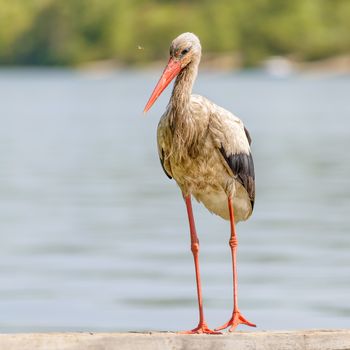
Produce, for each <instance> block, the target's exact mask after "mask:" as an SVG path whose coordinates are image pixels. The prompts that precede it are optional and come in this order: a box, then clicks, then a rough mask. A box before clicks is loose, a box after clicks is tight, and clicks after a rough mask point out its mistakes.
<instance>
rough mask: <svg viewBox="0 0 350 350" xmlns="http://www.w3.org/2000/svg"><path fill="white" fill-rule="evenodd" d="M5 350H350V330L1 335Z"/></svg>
mask: <svg viewBox="0 0 350 350" xmlns="http://www.w3.org/2000/svg"><path fill="white" fill-rule="evenodd" d="M0 349H1V350H27V349H28V350H124V349H125V350H180V349H181V350H182V349H184V350H187V349H188V350H209V349H213V350H230V349H232V350H270V349H271V350H350V330H301V331H266V332H234V333H230V334H228V333H225V334H223V335H181V334H176V333H170V332H169V333H168V332H154V333H153V332H150V333H84V332H82V333H20V334H0Z"/></svg>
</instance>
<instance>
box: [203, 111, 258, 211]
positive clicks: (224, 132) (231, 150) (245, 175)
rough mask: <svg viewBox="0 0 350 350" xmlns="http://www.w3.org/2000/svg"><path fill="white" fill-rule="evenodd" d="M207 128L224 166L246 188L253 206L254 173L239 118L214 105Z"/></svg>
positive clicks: (247, 134) (244, 131)
mask: <svg viewBox="0 0 350 350" xmlns="http://www.w3.org/2000/svg"><path fill="white" fill-rule="evenodd" d="M209 128H210V132H211V135H212V137H213V141H214V144H215V146H216V147H217V148H218V150H219V151H220V153H221V155H222V156H223V157H222V158H223V162H224V163H225V165H226V168H228V169H229V170H230V172H232V175H233V176H234V177H235V179H236V180H237V181H238V182H239V183H240V184H241V185H242V186H243V187H244V188H245V189H246V191H247V193H248V195H249V198H250V201H251V204H252V207H253V206H254V200H255V173H254V162H253V157H252V155H251V152H250V143H251V138H250V135H249V132H248V130H247V129H246V128H245V127H244V125H243V123H242V121H241V120H240V119H239V118H237V117H235V116H234V115H233V114H232V113H230V112H228V111H227V110H225V109H223V108H221V107H218V106H214V111H213V112H212V115H211V118H210V126H209Z"/></svg>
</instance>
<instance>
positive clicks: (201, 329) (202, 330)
mask: <svg viewBox="0 0 350 350" xmlns="http://www.w3.org/2000/svg"><path fill="white" fill-rule="evenodd" d="M180 334H221V332H217V331H215V330H212V329H209V328H208V326H207V324H206V323H205V322H203V323H199V325H198V326H197V327H196V328H194V329H192V330H190V331H183V332H180Z"/></svg>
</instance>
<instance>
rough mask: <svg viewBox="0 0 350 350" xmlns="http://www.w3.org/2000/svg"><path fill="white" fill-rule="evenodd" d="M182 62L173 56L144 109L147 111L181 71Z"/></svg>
mask: <svg viewBox="0 0 350 350" xmlns="http://www.w3.org/2000/svg"><path fill="white" fill-rule="evenodd" d="M180 71H181V63H180V62H179V61H175V60H174V59H173V58H172V57H171V58H170V59H169V62H168V64H167V66H166V67H165V69H164V72H163V74H162V76H161V77H160V79H159V81H158V83H157V85H156V87H155V88H154V90H153V92H152V95H151V97H150V98H149V100H148V102H147V104H146V107H145V109H144V110H143V112H144V113H146V112H147V111H148V110H149V109H150V108H151V107H152V105H153V103H154V102H155V101H156V99H157V98H158V97H159V96H160V94H161V93H162V92H163V91H164V89H165V88H166V87H167V86H168V85H169V84H170V82H171V81H172V80H173V79H174V78H175V77H176V76H177V75H178V74H179V73H180Z"/></svg>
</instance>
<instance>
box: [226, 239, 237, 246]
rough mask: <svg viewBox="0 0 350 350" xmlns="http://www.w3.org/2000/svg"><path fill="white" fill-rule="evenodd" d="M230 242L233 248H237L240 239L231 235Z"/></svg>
mask: <svg viewBox="0 0 350 350" xmlns="http://www.w3.org/2000/svg"><path fill="white" fill-rule="evenodd" d="M228 244H229V245H230V247H231V248H236V247H237V246H238V240H237V238H236V237H231V238H230V240H229V242H228Z"/></svg>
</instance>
